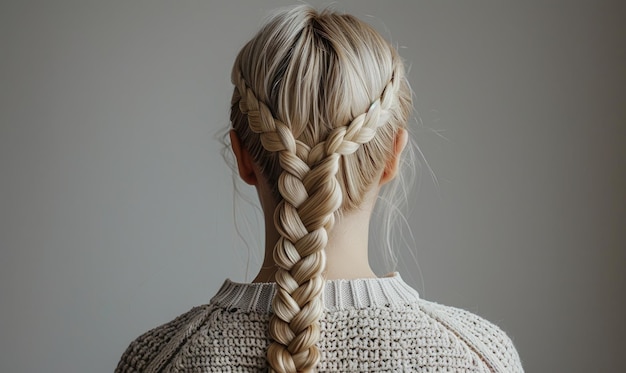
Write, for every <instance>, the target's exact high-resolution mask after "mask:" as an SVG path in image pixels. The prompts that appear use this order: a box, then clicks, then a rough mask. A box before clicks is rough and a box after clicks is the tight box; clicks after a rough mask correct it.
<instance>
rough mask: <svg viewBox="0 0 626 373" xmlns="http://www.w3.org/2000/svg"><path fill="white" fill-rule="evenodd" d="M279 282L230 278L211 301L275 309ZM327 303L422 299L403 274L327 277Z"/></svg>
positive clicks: (336, 306) (352, 305) (348, 305)
mask: <svg viewBox="0 0 626 373" xmlns="http://www.w3.org/2000/svg"><path fill="white" fill-rule="evenodd" d="M275 291H276V283H273V282H268V283H238V282H234V281H231V280H230V279H227V280H226V281H224V284H223V285H222V287H221V288H220V290H219V291H218V292H217V294H216V295H215V296H214V297H213V299H212V300H211V303H213V304H217V305H218V306H220V307H224V308H228V309H240V310H243V311H247V312H250V311H256V312H271V308H272V306H271V304H272V298H273V296H274V292H275ZM322 296H323V297H324V307H325V308H326V309H327V310H331V311H332V310H342V309H362V308H371V307H385V306H390V305H394V304H406V303H412V302H414V301H416V300H418V299H419V294H418V293H417V291H416V290H414V289H413V288H411V287H410V286H409V285H408V284H406V283H405V282H404V281H403V280H402V278H401V277H400V274H399V273H397V272H394V273H392V274H390V275H388V276H385V277H380V278H371V279H355V280H329V281H326V284H325V287H324V292H323V294H322Z"/></svg>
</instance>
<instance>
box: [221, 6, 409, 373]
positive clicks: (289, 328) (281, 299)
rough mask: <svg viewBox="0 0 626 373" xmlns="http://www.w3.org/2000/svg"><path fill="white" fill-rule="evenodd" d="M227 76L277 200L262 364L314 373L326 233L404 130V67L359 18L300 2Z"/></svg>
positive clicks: (245, 140)
mask: <svg viewBox="0 0 626 373" xmlns="http://www.w3.org/2000/svg"><path fill="white" fill-rule="evenodd" d="M232 81H233V83H234V85H235V90H234V93H233V98H232V107H231V122H232V125H233V129H234V130H235V131H236V133H237V135H238V136H239V138H240V139H241V143H242V145H243V146H244V147H245V148H246V149H247V151H248V152H249V153H250V154H251V156H252V158H253V160H254V162H255V164H256V165H257V167H258V168H259V169H260V170H261V172H262V174H263V175H264V176H265V179H266V180H267V182H268V184H269V185H270V186H271V188H272V194H273V196H274V199H275V201H276V203H277V207H276V211H275V216H274V217H275V218H274V223H275V225H276V229H277V231H278V232H279V233H280V235H281V238H280V239H279V241H278V242H277V244H276V246H275V248H274V260H275V262H276V264H277V266H278V271H277V273H276V275H275V277H276V284H277V291H276V295H275V297H274V301H273V304H272V305H273V312H274V315H273V316H272V319H271V322H270V328H269V331H270V336H271V338H272V340H273V342H272V344H271V346H270V348H269V350H268V353H267V357H268V362H269V364H270V366H271V367H272V369H273V370H274V371H279V372H283V371H285V372H297V371H310V370H313V369H315V366H316V365H317V362H318V361H319V352H318V349H317V347H316V342H317V340H318V339H319V328H318V325H317V321H318V319H319V318H320V316H321V314H322V310H323V305H322V302H321V297H320V294H321V291H322V288H323V285H324V279H323V271H324V267H325V254H324V248H325V247H326V242H327V239H328V236H327V233H328V231H329V230H330V229H331V228H332V226H333V223H334V219H335V217H336V216H337V215H338V214H341V213H343V212H348V211H350V210H351V209H354V208H358V206H359V205H360V204H361V203H362V202H363V198H364V196H365V194H366V192H367V191H368V190H370V188H372V187H373V186H374V185H375V184H377V183H378V181H379V179H380V176H381V174H382V172H383V169H384V167H385V164H386V163H387V161H388V160H389V158H390V157H391V156H392V152H393V147H394V140H395V138H396V134H397V132H398V131H399V129H400V128H404V127H405V126H406V123H407V120H408V116H409V115H410V112H411V96H410V90H409V87H408V84H407V82H406V79H405V76H404V67H403V64H402V61H401V59H400V58H399V56H398V54H397V52H396V51H395V49H394V48H393V47H391V46H390V45H389V43H388V42H387V41H385V40H384V39H383V38H382V37H381V36H380V35H379V34H378V33H377V32H376V31H375V30H374V29H373V28H372V27H370V26H369V25H367V24H365V23H363V22H362V21H360V20H358V19H357V18H355V17H353V16H350V15H344V14H338V13H334V12H331V11H323V12H321V13H318V12H317V11H315V10H313V9H311V8H309V7H307V6H298V7H294V8H289V9H287V10H284V11H281V12H279V13H277V14H276V15H275V16H274V17H273V18H271V19H270V20H269V21H268V22H267V23H266V25H265V26H264V27H263V28H262V29H261V30H260V31H259V32H258V33H257V35H256V36H255V37H254V38H253V39H252V40H251V41H249V42H248V43H247V44H246V45H245V46H244V47H243V49H242V50H241V52H240V53H239V55H238V56H237V59H236V61H235V64H234V67H233V71H232Z"/></svg>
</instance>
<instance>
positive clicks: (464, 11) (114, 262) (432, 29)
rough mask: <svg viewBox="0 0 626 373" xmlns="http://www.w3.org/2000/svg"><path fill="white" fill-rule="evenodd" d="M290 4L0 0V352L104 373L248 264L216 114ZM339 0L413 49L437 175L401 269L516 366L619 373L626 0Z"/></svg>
mask: <svg viewBox="0 0 626 373" xmlns="http://www.w3.org/2000/svg"><path fill="white" fill-rule="evenodd" d="M293 3H294V2H293V1H287V0H285V1H278V0H272V1H270V0H268V1H253V0H237V1H221V2H218V1H170V2H165V1H99V2H96V1H65V0H59V1H6V0H3V1H2V2H1V3H0V109H1V110H0V219H1V220H0V245H1V256H0V300H1V302H2V303H1V304H2V306H1V308H0V343H1V344H0V351H1V352H0V371H2V372H110V371H112V370H113V369H114V367H115V365H116V364H117V361H118V358H119V356H120V355H121V353H122V352H123V351H124V349H125V348H126V347H127V345H128V343H129V342H130V341H131V340H132V339H134V338H135V337H137V336H138V335H139V334H141V333H142V332H144V331H146V330H148V329H150V328H152V327H155V326H157V325H159V324H161V323H163V322H166V321H168V320H170V319H172V318H173V317H175V316H177V315H178V314H180V313H182V312H184V311H186V310H188V309H189V308H190V307H192V306H194V305H198V304H203V303H206V302H208V300H209V299H210V297H211V296H212V295H213V293H214V292H215V291H216V290H217V288H218V287H219V286H220V285H221V283H222V282H223V280H224V279H225V278H226V277H230V278H232V279H234V280H238V281H244V280H246V278H247V279H248V280H249V279H250V272H254V270H253V269H250V270H249V271H248V275H247V276H246V265H247V263H248V259H247V257H248V249H247V248H246V245H244V244H243V243H242V242H241V240H240V239H238V238H237V236H236V234H235V230H234V228H233V197H232V196H233V186H232V183H231V178H230V175H231V173H230V169H229V168H228V167H227V166H226V164H225V162H224V160H223V159H222V157H221V155H220V151H221V148H222V145H221V144H220V142H219V141H217V140H216V139H215V134H216V132H217V131H218V130H219V129H222V128H225V127H226V126H227V125H228V106H229V100H230V95H231V93H232V86H231V84H230V81H229V75H230V67H231V64H232V61H233V60H234V58H235V55H236V53H237V51H238V50H239V49H240V48H241V47H242V46H243V44H244V43H245V42H246V41H247V40H248V39H249V38H250V37H251V36H252V34H253V33H254V32H255V31H256V30H257V29H258V27H259V26H260V24H261V22H262V21H263V19H264V17H265V16H266V15H267V14H268V12H269V11H270V10H271V9H274V8H276V7H278V6H283V5H289V4H293ZM310 3H311V4H313V5H316V6H323V5H328V4H330V3H329V2H327V1H311V2H310ZM333 4H334V7H335V8H336V9H338V10H342V11H347V12H350V13H353V14H355V15H357V16H358V17H360V18H362V19H365V20H367V21H368V22H370V23H371V24H373V25H374V26H375V27H376V28H377V29H379V30H380V31H381V32H382V33H383V34H384V35H385V36H386V37H388V38H390V39H391V40H392V42H393V44H394V45H396V46H397V47H398V48H399V50H400V53H401V55H402V56H403V57H404V59H405V60H406V61H407V63H408V65H410V73H409V79H410V81H411V85H412V87H413V90H414V91H415V97H414V98H415V106H416V109H417V113H419V116H420V118H421V123H420V122H419V121H418V120H416V119H414V120H413V122H412V126H413V127H414V131H413V132H414V135H415V139H416V141H417V143H418V144H419V145H420V147H421V149H422V151H423V152H424V155H425V158H426V160H427V161H428V162H429V164H430V166H431V168H432V169H433V171H434V173H435V175H436V176H437V180H438V184H436V183H435V182H434V181H433V179H432V178H431V177H430V176H429V174H428V172H425V168H423V169H422V170H423V171H422V177H421V179H420V187H419V192H418V191H417V190H416V191H414V194H413V195H412V197H411V212H410V213H409V214H408V215H407V216H408V219H409V224H410V226H411V229H412V232H413V234H414V236H415V241H416V244H415V245H414V247H413V251H412V252H409V251H406V250H405V251H404V254H403V260H402V261H403V265H402V266H401V267H400V268H399V270H400V271H401V273H402V275H403V277H404V278H405V279H407V281H409V282H410V283H411V284H412V285H414V286H415V287H416V288H417V289H418V290H419V291H420V293H421V294H422V296H423V297H425V298H427V299H430V300H433V301H437V302H441V303H445V304H448V305H452V306H457V307H463V308H466V309H468V310H470V311H472V312H475V313H478V314H479V315H481V316H483V317H485V318H487V319H489V320H491V321H492V322H494V323H496V324H498V325H499V326H501V327H502V328H503V329H504V330H505V331H506V332H507V333H508V334H509V335H510V336H511V338H512V339H513V340H514V342H515V344H516V346H517V348H518V351H519V353H520V355H521V358H522V361H523V363H524V366H525V368H526V370H527V371H529V372H591V371H593V372H615V371H618V370H619V369H620V368H619V367H622V366H623V363H622V362H623V353H624V350H625V349H626V344H625V342H624V335H626V326H625V325H626V324H625V321H624V295H625V286H624V285H625V274H624V273H625V272H624V271H625V264H626V254H625V246H626V245H625V244H626V234H625V231H626V226H625V222H626V198H625V191H626V150H625V149H626V71H625V69H626V37H625V36H626V27H625V24H626V23H625V22H624V19H625V17H626V7H625V6H624V4H625V3H624V2H622V1H587V2H578V1H519V2H512V1H482V0H481V1H408V0H407V1H377V0H368V1H356V0H352V1H347V0H346V1H337V2H335V3H333ZM247 209H248V210H250V209H249V208H247ZM248 210H246V209H244V210H242V211H243V213H245V214H248V212H246V211H248ZM246 216H249V215H246ZM251 247H252V248H251V251H254V250H256V249H255V248H254V245H251ZM373 249H375V248H373ZM250 255H251V256H252V259H251V260H250V263H251V264H250V265H251V266H254V263H256V262H255V260H256V259H255V255H256V256H258V253H251V254H250ZM413 255H416V256H417V259H418V263H419V267H420V268H421V271H420V270H418V269H417V264H416V263H415V261H414V260H413V258H412V257H413ZM373 257H374V258H377V256H376V254H373ZM374 265H375V267H376V268H377V269H378V270H379V271H380V272H384V271H385V270H386V269H384V268H383V266H382V265H381V264H380V261H379V260H378V259H375V263H374ZM380 272H379V274H384V273H380Z"/></svg>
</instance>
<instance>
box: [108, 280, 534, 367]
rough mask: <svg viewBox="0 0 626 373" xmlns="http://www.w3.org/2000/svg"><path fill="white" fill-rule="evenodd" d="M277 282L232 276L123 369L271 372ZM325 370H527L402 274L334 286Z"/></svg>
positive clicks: (483, 328) (503, 344)
mask: <svg viewBox="0 0 626 373" xmlns="http://www.w3.org/2000/svg"><path fill="white" fill-rule="evenodd" d="M274 292H275V284H272V283H253V284H241V283H234V282H231V281H229V280H226V281H225V282H224V285H223V286H222V287H221V289H220V290H219V291H218V293H217V294H216V295H215V297H214V298H213V299H212V300H211V302H210V303H209V304H207V305H204V306H200V307H196V308H194V309H192V310H190V311H189V312H187V313H185V314H183V315H181V316H179V317H178V318H176V319H175V320H173V321H171V322H169V323H167V324H165V325H162V326H160V327H158V328H156V329H154V330H151V331H149V332H148V333H146V334H144V335H143V336H141V337H140V338H138V339H137V340H135V341H134V342H133V343H132V344H131V345H130V347H129V348H128V350H127V351H126V353H125V354H124V356H123V357H122V360H121V361H120V363H119V365H118V368H117V370H116V372H119V373H122V372H200V371H202V372H265V371H267V369H268V365H267V361H266V357H265V354H266V351H267V347H268V346H269V344H270V339H269V336H268V333H267V325H268V322H269V318H270V315H271V299H272V296H273V293H274ZM324 304H325V305H326V308H325V312H324V314H323V316H322V318H321V319H320V329H321V338H320V341H319V343H318V346H319V349H320V354H321V359H320V362H319V364H318V366H317V370H318V371H319V372H417V371H419V372H431V371H432V372H435V371H436V372H441V371H446V372H521V371H522V367H521V364H520V361H519V357H518V355H517V352H516V351H515V348H514V347H513V345H512V343H511V341H510V340H509V338H508V337H507V336H506V334H504V332H502V331H501V330H500V329H499V328H498V327H496V326H494V325H493V324H491V323H489V322H487V321H485V320H484V319H482V318H480V317H478V316H476V315H473V314H471V313H469V312H466V311H463V310H460V309H456V308H452V307H446V306H442V305H439V304H435V303H431V302H427V301H425V300H422V299H420V298H419V296H418V294H417V292H416V291H414V290H413V289H412V288H411V287H409V286H408V285H407V284H406V283H404V282H403V281H402V279H401V278H400V276H399V275H398V274H394V275H392V276H390V277H383V278H378V279H362V280H333V281H328V282H327V283H326V285H325V289H324Z"/></svg>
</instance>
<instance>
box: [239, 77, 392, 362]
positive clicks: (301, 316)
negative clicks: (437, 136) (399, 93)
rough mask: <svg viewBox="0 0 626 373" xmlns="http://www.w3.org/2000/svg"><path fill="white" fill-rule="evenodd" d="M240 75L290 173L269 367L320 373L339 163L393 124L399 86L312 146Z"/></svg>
mask: <svg viewBox="0 0 626 373" xmlns="http://www.w3.org/2000/svg"><path fill="white" fill-rule="evenodd" d="M233 75H234V80H235V85H236V89H237V90H238V91H239V97H240V100H239V103H238V105H239V109H240V110H241V112H242V113H243V114H245V115H247V117H248V126H249V128H250V130H251V131H253V132H254V133H257V134H259V135H260V140H261V143H262V145H263V147H264V148H265V150H267V151H268V152H272V153H278V157H279V163H280V166H281V168H282V172H281V174H280V176H279V178H278V190H279V192H280V195H281V197H282V200H281V201H280V202H279V203H278V205H277V207H276V210H275V213H274V224H275V226H276V228H277V230H278V232H279V233H280V238H279V240H278V242H277V243H276V245H275V247H274V251H273V255H274V261H275V263H276V265H277V267H278V269H277V272H276V274H275V280H276V284H277V289H276V295H275V296H274V299H273V302H272V307H273V312H274V314H273V315H272V317H271V319H270V326H269V332H270V337H271V338H272V340H273V342H272V344H271V345H270V347H269V349H268V352H267V356H268V361H269V363H270V365H271V367H272V370H273V371H277V372H304V371H313V370H314V368H315V366H316V365H317V363H318V361H319V359H320V353H319V350H318V348H317V346H316V343H317V341H318V339H319V336H320V331H319V325H318V320H319V318H320V317H321V315H322V313H323V304H322V299H321V292H322V289H323V287H324V278H323V272H324V269H325V264H326V256H325V252H324V249H325V247H326V244H327V242H328V232H329V231H330V230H331V228H332V226H333V224H334V214H335V212H336V211H337V210H338V209H339V208H340V206H341V204H342V191H341V186H340V185H339V182H338V180H337V177H336V175H337V172H338V171H339V160H340V158H341V156H346V155H349V154H352V153H354V152H355V151H357V149H358V148H359V146H360V145H361V144H365V143H367V142H369V141H370V140H371V139H373V138H374V136H375V135H376V130H377V129H378V127H380V126H381V125H383V124H384V123H385V122H386V117H387V116H388V110H389V108H390V107H391V104H392V101H393V96H394V94H395V92H394V91H395V88H396V85H397V84H396V83H395V80H394V79H393V78H392V79H391V80H390V81H389V83H388V84H387V86H386V87H385V88H384V90H383V93H382V95H381V96H380V97H379V98H378V99H376V100H375V101H374V102H373V103H372V104H371V105H370V107H369V109H368V110H367V111H366V112H365V113H362V114H360V115H359V116H357V117H356V118H354V119H353V120H352V121H351V122H350V123H349V124H348V125H346V126H340V127H337V128H335V129H333V130H332V131H330V132H329V134H328V136H327V137H326V139H325V140H323V141H320V142H319V143H317V144H316V145H315V146H313V148H309V147H308V146H307V145H306V144H304V143H303V142H301V141H299V140H297V139H295V138H294V136H293V133H292V132H291V130H290V129H289V127H288V126H287V125H285V124H284V123H283V122H282V121H280V120H279V119H277V118H274V117H273V116H272V114H271V111H270V109H269V108H268V107H267V105H266V104H265V103H263V102H262V101H260V100H258V99H257V97H256V95H255V94H254V92H253V91H252V89H250V88H249V86H248V85H247V84H246V82H245V81H244V79H243V77H242V76H241V74H240V72H239V73H238V74H233Z"/></svg>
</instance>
